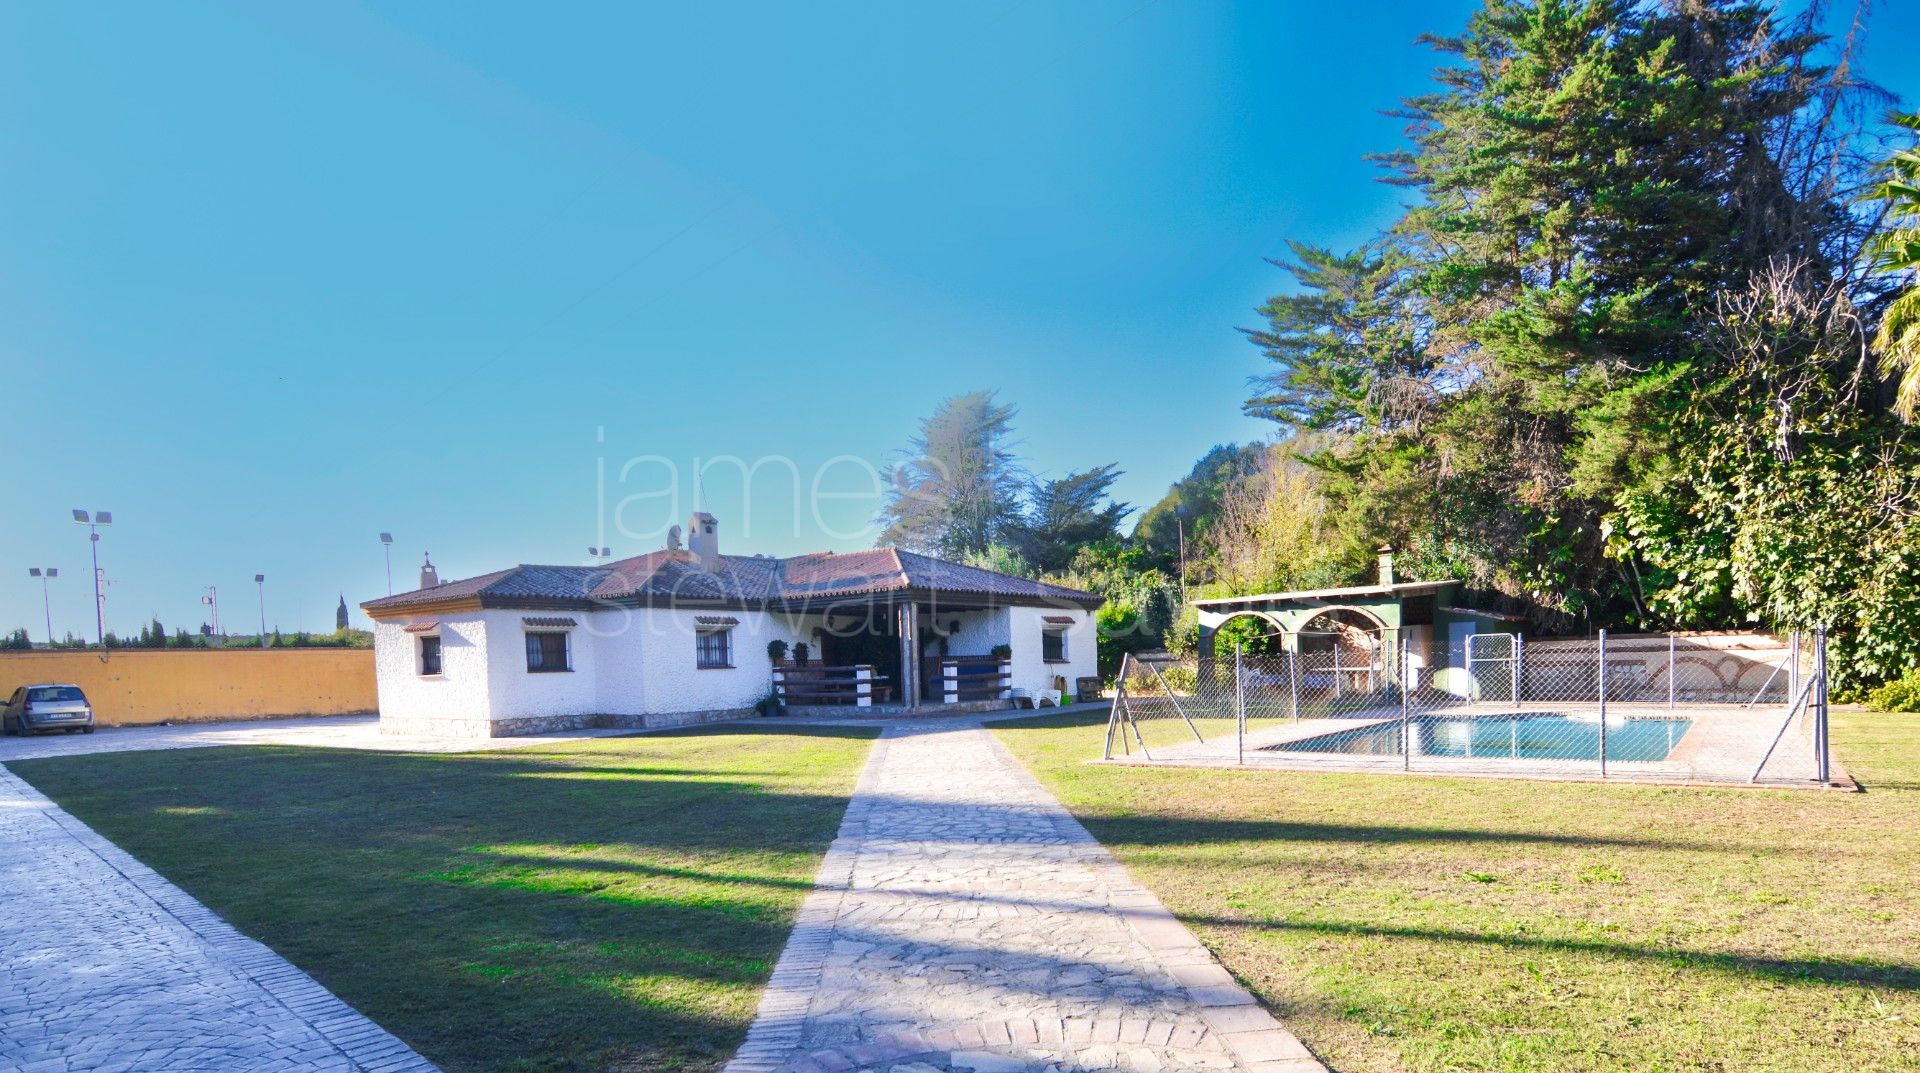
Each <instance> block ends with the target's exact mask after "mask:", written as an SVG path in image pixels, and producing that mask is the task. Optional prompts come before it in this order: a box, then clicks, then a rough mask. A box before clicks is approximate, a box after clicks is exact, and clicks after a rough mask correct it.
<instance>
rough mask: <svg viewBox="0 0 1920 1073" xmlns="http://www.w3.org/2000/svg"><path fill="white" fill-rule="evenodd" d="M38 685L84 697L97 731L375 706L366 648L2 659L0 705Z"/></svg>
mask: <svg viewBox="0 0 1920 1073" xmlns="http://www.w3.org/2000/svg"><path fill="white" fill-rule="evenodd" d="M103 656H104V657H105V658H102V657H103ZM37 682H63V683H72V684H73V685H77V686H79V687H80V688H81V689H82V690H85V691H86V694H87V699H88V700H90V701H92V702H93V715H94V720H95V721H96V722H98V723H99V724H100V725H102V726H138V725H141V724H147V723H162V722H175V723H179V722H203V721H210V720H217V719H271V718H274V717H276V716H295V715H353V714H357V713H362V712H373V711H376V710H378V709H379V707H380V702H379V695H378V693H377V692H376V690H375V687H374V674H373V650H372V649H371V648H267V649H201V650H198V651H196V650H193V649H183V650H181V651H178V652H174V651H167V650H164V649H162V650H153V651H148V650H140V649H133V650H128V649H114V650H111V651H109V652H106V653H101V652H99V651H79V650H74V651H61V652H5V653H0V700H4V699H5V698H7V697H10V696H12V695H13V691H14V690H15V689H16V688H18V687H20V686H24V685H33V684H35V683H37Z"/></svg>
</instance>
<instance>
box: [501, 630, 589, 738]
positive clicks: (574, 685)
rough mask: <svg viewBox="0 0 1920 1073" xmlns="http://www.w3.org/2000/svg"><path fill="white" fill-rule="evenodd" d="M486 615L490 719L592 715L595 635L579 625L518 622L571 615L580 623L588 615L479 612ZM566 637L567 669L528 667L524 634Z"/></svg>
mask: <svg viewBox="0 0 1920 1073" xmlns="http://www.w3.org/2000/svg"><path fill="white" fill-rule="evenodd" d="M481 614H483V615H485V616H486V619H487V678H488V683H487V696H488V699H489V700H490V702H491V703H490V705H489V715H490V716H491V717H492V718H494V719H496V720H497V719H530V718H535V717H538V716H552V715H594V714H596V709H595V706H594V705H595V702H596V700H597V693H596V690H595V681H596V679H597V678H598V676H599V666H600V662H601V661H600V659H598V658H597V656H598V653H597V647H596V645H595V643H594V641H595V638H593V637H592V636H591V635H589V634H588V633H587V632H586V630H584V629H583V628H582V627H581V626H575V627H574V628H572V629H570V630H551V631H549V628H548V627H544V626H528V625H526V624H525V623H524V622H523V621H522V620H523V619H525V618H528V617H535V618H570V619H572V620H574V621H575V622H584V620H585V619H586V618H588V616H587V615H583V614H578V613H568V614H554V613H552V612H540V611H483V612H481ZM529 631H536V632H555V633H564V634H566V635H567V645H568V653H567V654H568V663H569V665H571V666H572V667H573V669H572V670H570V671H529V670H527V633H528V632H529Z"/></svg>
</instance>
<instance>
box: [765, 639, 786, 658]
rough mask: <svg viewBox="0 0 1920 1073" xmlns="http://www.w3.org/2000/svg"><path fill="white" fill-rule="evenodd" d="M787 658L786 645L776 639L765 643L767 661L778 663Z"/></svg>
mask: <svg viewBox="0 0 1920 1073" xmlns="http://www.w3.org/2000/svg"><path fill="white" fill-rule="evenodd" d="M786 658H787V643H786V642H785V641H783V640H781V639H780V638H778V637H775V638H774V639H773V640H771V641H768V642H767V659H768V660H769V661H771V662H774V663H778V662H780V661H781V660H783V659H786Z"/></svg>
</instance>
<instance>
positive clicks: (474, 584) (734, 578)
mask: <svg viewBox="0 0 1920 1073" xmlns="http://www.w3.org/2000/svg"><path fill="white" fill-rule="evenodd" d="M720 560H721V561H720V566H719V569H717V570H715V571H713V572H711V573H709V572H708V571H706V570H703V569H701V566H700V561H699V560H698V559H697V558H696V557H695V556H694V555H693V553H692V552H689V551H686V550H684V549H671V550H661V551H655V552H649V553H648V554H646V555H638V556H634V557H633V558H630V559H622V560H620V561H619V562H614V563H606V564H604V565H599V566H538V565H521V566H516V567H513V568H511V569H508V570H496V571H494V572H493V573H491V574H482V575H480V576H478V577H472V578H466V579H463V580H459V581H449V582H446V583H444V584H440V585H436V586H434V587H433V588H430V589H419V590H416V591H414V592H406V593H399V594H397V595H394V596H386V597H382V598H380V599H377V600H368V601H367V602H366V603H363V604H361V605H360V606H361V607H362V608H364V609H365V610H366V611H367V612H368V613H369V614H371V615H374V616H376V617H378V616H379V615H381V614H383V613H387V612H393V613H398V612H401V611H405V610H408V609H411V608H416V607H429V606H433V605H437V604H441V603H448V602H467V601H474V600H477V601H478V602H479V603H480V605H481V606H483V607H524V608H573V609H581V610H588V609H591V608H593V607H595V606H602V605H608V604H647V603H663V604H669V605H679V604H686V605H689V606H694V607H700V606H713V605H719V606H725V607H764V606H767V605H769V604H776V605H781V606H785V607H790V608H804V607H817V606H821V605H824V604H829V603H835V602H840V601H843V600H845V599H847V598H850V597H859V596H878V595H886V594H892V593H903V594H904V593H925V594H928V595H934V596H938V595H945V594H952V595H958V596H964V597H970V598H979V599H982V600H984V601H986V602H992V603H1021V604H1029V605H1041V606H1045V605H1055V606H1059V605H1076V606H1080V607H1088V608H1092V607H1098V606H1100V604H1101V603H1102V602H1103V598H1102V597H1099V596H1095V595H1093V594H1091V593H1086V592H1081V591H1079V590H1077V589H1068V588H1063V587H1061V586H1059V585H1049V584H1046V583H1044V582H1039V581H1030V580H1028V579H1026V578H1017V577H1012V576H1010V575H1007V574H1001V573H996V572H995V571H992V570H983V569H980V568H979V567H973V566H963V565H961V564H959V563H950V562H947V561H945V560H942V559H935V558H933V557H931V556H927V555H920V554H916V553H914V552H909V551H899V550H896V549H894V548H876V549H874V550H872V551H852V552H816V553H814V554H811V555H797V556H794V557H793V558H790V559H773V558H768V557H765V556H758V555H723V556H721V557H720Z"/></svg>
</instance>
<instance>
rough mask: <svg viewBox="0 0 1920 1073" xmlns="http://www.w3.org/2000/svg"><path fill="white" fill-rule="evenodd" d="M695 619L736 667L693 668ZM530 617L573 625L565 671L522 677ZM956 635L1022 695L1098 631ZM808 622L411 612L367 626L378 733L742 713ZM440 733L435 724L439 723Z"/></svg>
mask: <svg viewBox="0 0 1920 1073" xmlns="http://www.w3.org/2000/svg"><path fill="white" fill-rule="evenodd" d="M703 615H726V616H729V617H733V618H737V619H739V622H738V624H736V625H735V626H734V627H733V630H732V632H733V666H732V667H729V668H703V667H700V666H699V661H698V657H697V654H696V645H695V640H694V636H695V633H696V629H697V627H698V625H699V623H698V619H699V617H700V616H703ZM1048 615H1070V616H1072V617H1073V618H1074V623H1073V625H1072V626H1071V627H1069V628H1068V631H1067V655H1068V660H1067V662H1065V663H1058V664H1049V663H1047V662H1045V661H1044V660H1043V659H1042V658H1041V655H1040V653H1041V646H1040V635H1041V630H1042V626H1043V621H1042V620H1043V618H1044V617H1045V616H1048ZM528 616H533V617H565V618H571V619H573V620H575V622H577V623H578V625H576V626H575V627H574V628H572V629H570V630H566V631H564V632H566V633H567V634H568V644H569V654H570V657H571V658H570V663H571V666H572V668H573V669H572V670H570V671H556V672H543V673H536V672H529V671H528V670H527V659H526V633H527V631H528V630H529V629H543V627H529V626H527V625H526V624H525V623H524V621H523V620H524V619H525V618H526V617H528ZM954 619H958V620H959V621H960V624H961V625H960V629H959V630H957V631H955V632H954V633H953V635H952V636H951V638H950V640H949V645H948V647H949V651H950V652H951V653H953V654H955V655H986V654H987V653H989V652H990V651H991V650H992V649H993V647H994V646H995V645H1001V644H1005V645H1008V646H1010V647H1011V648H1012V650H1013V659H1012V674H1013V680H1012V682H1011V683H1010V684H1011V685H1013V686H1016V687H1022V688H1026V689H1047V688H1051V686H1052V683H1053V679H1054V677H1055V676H1056V675H1057V676H1060V677H1064V678H1065V679H1066V680H1067V683H1068V686H1069V688H1071V687H1072V685H1073V681H1074V679H1076V678H1080V677H1084V676H1090V675H1093V674H1094V673H1095V666H1096V663H1095V658H1096V651H1095V646H1096V644H1097V643H1098V630H1097V627H1096V625H1095V623H1094V620H1093V616H1092V615H1091V614H1090V613H1088V612H1086V611H1084V610H1082V609H1079V608H1033V607H1006V608H996V609H993V610H988V611H973V612H956V613H952V614H951V615H949V616H946V617H944V619H943V622H942V625H943V626H946V625H949V624H950V623H951V622H952V621H953V620H954ZM416 621H437V622H438V623H439V624H440V625H439V632H440V636H441V646H442V647H441V662H442V673H441V674H440V675H438V676H435V677H424V676H422V675H420V674H419V673H417V671H418V665H417V651H418V648H417V637H416V635H414V634H410V633H407V632H406V631H405V629H404V627H405V625H406V624H407V623H408V622H416ZM810 627H811V623H810V622H807V621H795V620H792V619H789V618H788V617H786V616H784V615H774V614H769V613H766V612H761V611H723V612H722V611H707V610H671V609H665V608H653V609H636V610H619V609H609V610H603V611H593V612H569V613H566V614H564V615H552V614H542V613H540V612H534V611H521V610H486V611H470V612H461V613H457V614H442V615H417V616H413V617H412V618H408V619H390V620H385V621H378V622H376V623H375V624H374V658H375V668H376V674H377V678H378V685H379V690H380V712H381V718H382V723H383V726H387V727H388V728H389V729H392V730H395V731H398V732H403V733H406V732H444V733H484V727H485V725H486V724H487V723H488V722H489V721H491V722H493V723H500V722H503V721H512V720H519V719H539V718H547V717H579V718H584V717H591V716H597V715H617V716H637V715H664V714H670V713H679V712H708V711H724V710H732V709H744V708H750V707H752V706H753V705H754V703H756V702H757V701H759V700H760V698H761V697H763V696H765V695H766V693H767V689H768V687H769V684H770V680H771V676H770V669H769V665H768V662H767V652H766V649H767V642H768V641H770V640H772V639H774V638H779V639H781V640H783V641H786V642H787V644H788V645H790V646H791V645H793V644H795V643H796V642H798V641H801V640H803V639H806V638H807V636H808V634H809V633H810V632H811V629H810ZM435 724H437V725H435Z"/></svg>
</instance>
